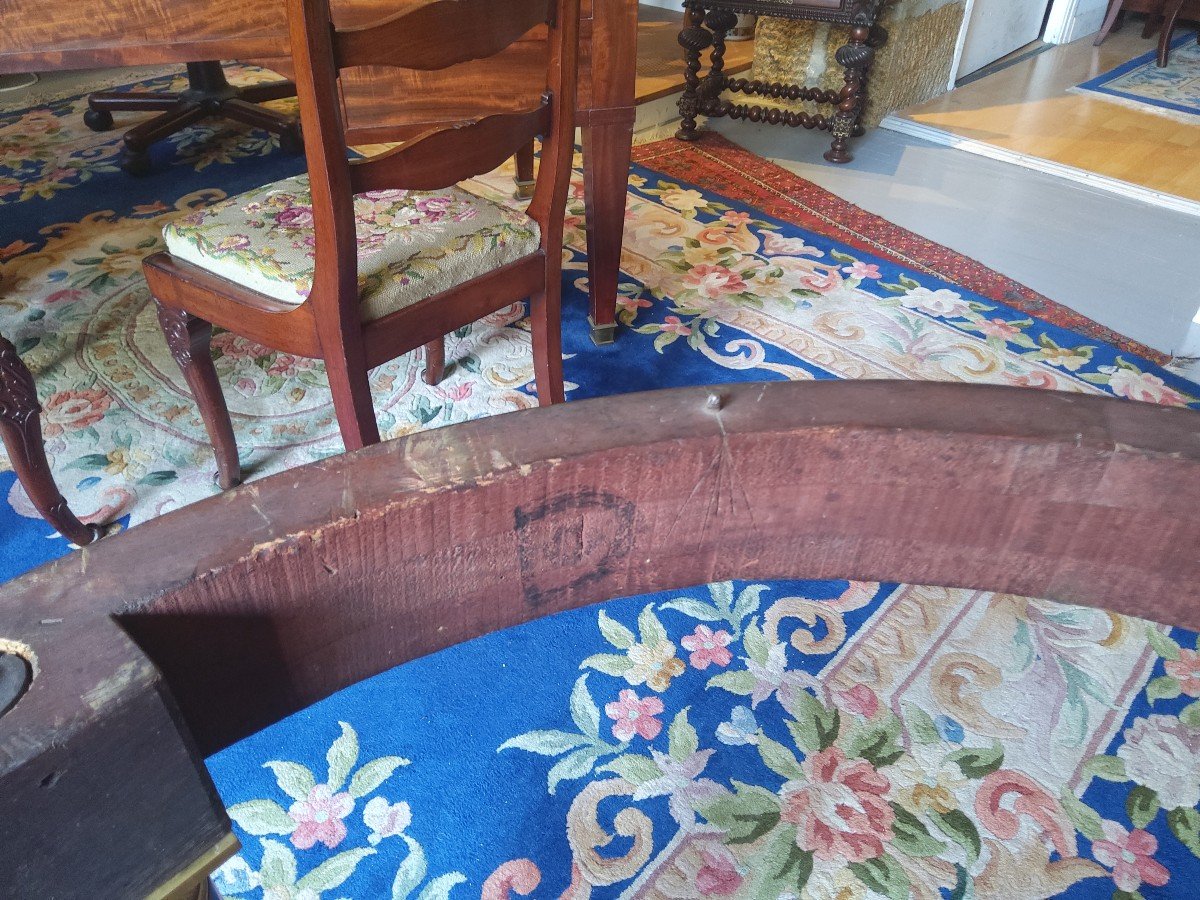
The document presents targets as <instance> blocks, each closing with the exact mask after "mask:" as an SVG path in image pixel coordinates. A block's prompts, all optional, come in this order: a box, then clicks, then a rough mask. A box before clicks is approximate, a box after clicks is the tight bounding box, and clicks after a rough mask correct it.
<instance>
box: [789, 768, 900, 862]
mask: <svg viewBox="0 0 1200 900" xmlns="http://www.w3.org/2000/svg"><path fill="white" fill-rule="evenodd" d="M802 768H803V770H804V774H805V775H806V776H807V778H808V781H807V782H803V781H800V782H797V781H791V782H788V783H787V784H785V785H784V786H783V789H782V792H781V796H782V799H783V814H782V815H781V816H780V818H781V819H782V820H783V821H784V822H788V823H790V824H792V825H795V826H797V832H796V845H797V846H798V847H800V848H801V849H802V850H811V851H813V853H814V855H815V856H816V857H817V859H820V860H826V861H831V860H838V861H842V862H849V863H860V862H866V861H867V860H868V859H875V858H876V857H879V856H882V855H883V851H884V847H883V845H884V843H885V842H887V841H890V840H891V839H892V823H893V822H894V821H895V818H896V813H895V812H894V811H893V809H892V807H891V806H890V805H889V804H888V801H887V799H886V798H887V793H888V791H889V790H890V789H891V783H890V782H889V781H888V780H887V778H886V777H885V776H884V775H883V774H881V773H880V772H879V771H877V770H876V769H875V767H874V766H872V765H871V764H870V763H869V762H867V761H866V760H862V759H854V760H850V759H847V758H846V754H845V753H843V752H842V750H841V748H840V747H836V746H835V747H827V748H825V749H824V750H822V751H821V752H820V753H817V754H814V755H812V756H809V757H808V758H807V759H805V760H804V762H803V764H802Z"/></svg>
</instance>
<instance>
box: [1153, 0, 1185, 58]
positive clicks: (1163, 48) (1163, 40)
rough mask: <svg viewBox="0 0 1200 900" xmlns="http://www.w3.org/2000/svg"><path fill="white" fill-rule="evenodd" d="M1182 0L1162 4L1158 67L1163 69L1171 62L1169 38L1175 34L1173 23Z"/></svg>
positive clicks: (1179, 10)
mask: <svg viewBox="0 0 1200 900" xmlns="http://www.w3.org/2000/svg"><path fill="white" fill-rule="evenodd" d="M1183 2H1184V0H1167V2H1166V4H1165V5H1164V6H1163V25H1162V32H1161V33H1160V34H1159V36H1158V59H1157V63H1158V67H1159V68H1160V69H1165V68H1166V67H1167V64H1168V63H1170V62H1171V39H1172V38H1173V37H1174V36H1175V23H1176V22H1177V21H1178V19H1179V14H1180V13H1181V12H1182V11H1183Z"/></svg>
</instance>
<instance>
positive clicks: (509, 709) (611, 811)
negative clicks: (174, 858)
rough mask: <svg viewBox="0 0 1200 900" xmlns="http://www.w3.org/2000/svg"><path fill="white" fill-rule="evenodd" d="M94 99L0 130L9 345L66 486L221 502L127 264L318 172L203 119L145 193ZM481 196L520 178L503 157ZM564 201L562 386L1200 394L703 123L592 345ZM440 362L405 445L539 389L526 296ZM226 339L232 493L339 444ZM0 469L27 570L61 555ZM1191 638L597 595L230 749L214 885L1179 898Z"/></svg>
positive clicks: (888, 606) (329, 897)
mask: <svg viewBox="0 0 1200 900" xmlns="http://www.w3.org/2000/svg"><path fill="white" fill-rule="evenodd" d="M239 74H240V75H241V77H244V78H245V77H255V76H256V72H255V70H251V69H244V70H242V71H241V72H240V73H239ZM82 103H83V100H82V98H72V99H68V100H64V101H61V102H58V103H55V104H53V105H52V106H50V107H47V108H44V109H39V110H31V111H26V112H23V113H18V114H13V115H8V116H5V117H3V118H0V205H3V206H5V207H6V210H5V211H6V212H7V213H8V215H6V216H5V217H4V218H3V219H2V220H0V258H2V259H3V268H2V269H0V297H3V304H2V305H0V330H3V332H4V333H5V334H6V335H8V336H9V337H10V338H11V339H13V340H14V342H16V343H17V344H18V347H19V348H20V350H21V352H22V354H23V356H24V358H25V359H26V360H27V362H28V363H29V365H30V367H31V368H32V369H33V370H34V372H35V374H36V376H37V378H38V384H39V390H40V393H41V397H42V399H43V403H44V404H45V407H46V414H45V419H44V421H45V426H46V433H47V436H48V441H49V450H50V453H51V459H52V463H53V465H54V467H55V471H56V473H58V474H59V476H60V479H61V480H62V481H63V487H64V489H65V491H66V493H67V496H68V498H69V499H70V500H71V501H72V503H73V504H74V505H75V506H76V508H77V509H79V510H80V511H82V512H85V513H92V514H93V517H97V518H103V517H108V516H113V515H121V516H125V517H127V518H126V521H127V522H129V523H131V524H134V525H136V524H138V523H140V522H144V521H146V520H148V519H151V518H153V517H155V516H157V515H159V514H161V513H163V512H167V511H169V510H171V509H173V508H175V507H177V506H179V505H181V504H184V503H188V502H191V501H193V500H195V499H198V498H200V497H203V496H207V495H210V494H212V493H215V491H216V488H215V486H214V484H213V478H212V476H213V469H214V466H213V461H212V456H211V452H210V450H209V448H208V444H207V441H206V440H205V437H204V432H203V427H202V424H201V422H200V420H199V417H198V415H197V412H196V409H195V407H194V404H193V403H192V402H191V399H190V397H189V396H188V394H187V392H186V389H185V388H184V386H183V382H182V379H181V377H180V375H179V373H178V371H177V370H176V369H175V367H174V364H173V363H172V361H171V359H170V357H169V354H168V353H167V350H166V347H165V344H164V343H163V340H162V337H161V334H160V332H159V331H158V327H157V324H156V322H155V320H154V315H153V313H152V311H151V309H150V307H149V302H150V301H149V297H148V295H147V293H146V289H145V285H144V283H143V281H142V279H141V274H140V266H139V262H140V259H141V257H142V256H144V255H145V254H147V253H149V252H151V251H152V250H154V249H157V248H158V246H159V237H158V235H159V233H160V230H161V227H162V224H163V222H164V221H165V220H166V219H167V218H168V217H170V216H173V215H178V214H179V213H180V211H183V210H188V209H192V208H195V207H196V206H199V205H202V204H206V203H211V202H213V201H215V200H217V199H221V198H223V197H225V196H227V195H229V194H232V193H237V192H239V191H242V190H246V189H248V188H250V187H253V186H256V185H259V184H263V183H265V182H268V181H272V180H275V179H278V178H281V177H284V176H287V175H291V174H294V173H295V172H296V171H298V170H299V168H300V166H301V164H300V162H299V161H298V160H295V159H289V158H286V157H283V156H281V155H280V154H279V153H278V152H277V151H276V148H275V147H274V145H273V143H272V140H271V139H269V138H267V137H266V136H265V135H262V134H260V133H257V132H246V131H238V130H234V129H225V128H224V127H223V126H222V125H220V124H218V125H214V126H209V127H202V128H197V129H193V130H191V131H188V132H184V133H182V134H180V135H178V136H176V137H175V138H174V139H172V142H171V143H170V144H168V145H165V146H163V147H160V148H158V153H159V158H158V159H157V163H158V169H157V171H156V174H154V175H152V176H150V177H149V178H146V179H139V180H131V179H129V178H128V177H126V176H125V175H123V174H122V173H120V172H119V171H118V170H117V169H116V167H115V165H114V160H115V155H116V150H117V139H116V138H115V137H114V136H112V135H93V134H91V133H90V132H88V131H86V129H84V128H83V126H82V123H81V116H80V113H81V110H82ZM473 189H475V190H478V191H482V192H487V193H488V194H489V195H490V196H493V197H495V198H497V199H500V198H506V197H509V196H510V195H511V191H512V182H511V173H509V172H506V171H500V172H497V173H493V174H492V175H491V176H489V177H487V178H485V179H482V180H480V181H479V182H476V183H475V184H474V186H473ZM581 192H582V185H581V183H580V182H578V181H577V183H576V185H575V192H574V198H573V199H572V201H571V204H570V208H569V210H568V216H567V226H568V227H567V240H568V247H567V249H566V250H565V251H564V252H565V255H566V256H565V259H566V273H565V278H566V281H567V284H566V293H565V304H566V310H565V317H564V318H565V331H566V334H565V343H566V350H567V353H568V359H567V362H566V374H567V378H568V381H569V382H570V390H569V394H568V397H569V398H570V399H574V398H579V397H588V396H599V395H604V394H615V393H621V392H626V391H633V390H641V389H648V388H657V387H667V386H675V385H684V384H703V383H711V382H721V381H733V380H745V381H749V380H764V379H768V380H769V379H784V378H791V379H812V378H918V379H942V380H955V381H976V382H993V383H1000V384H1015V385H1026V386H1029V387H1033V388H1048V389H1055V390H1066V391H1079V392H1088V393H1097V394H1108V395H1115V396H1119V397H1125V398H1129V399H1132V400H1140V401H1147V402H1155V403H1161V404H1167V405H1189V406H1193V407H1200V399H1198V398H1200V388H1198V387H1197V386H1196V385H1194V384H1192V383H1190V382H1187V381H1184V380H1182V379H1180V378H1178V377H1177V376H1174V375H1172V374H1170V373H1168V372H1166V371H1164V370H1162V369H1161V368H1159V367H1158V366H1157V364H1156V361H1155V360H1151V359H1148V358H1147V357H1146V354H1145V353H1144V352H1143V349H1142V348H1138V347H1137V346H1136V345H1133V344H1131V343H1130V342H1128V341H1124V340H1123V339H1121V338H1120V337H1119V336H1116V335H1112V334H1111V333H1108V332H1106V331H1104V330H1103V329H1101V328H1100V327H1099V326H1096V325H1095V324H1094V323H1090V322H1088V321H1087V320H1084V319H1082V318H1081V317H1079V316H1077V315H1076V314H1074V313H1070V312H1069V311H1067V310H1064V309H1062V308H1061V307H1057V306H1055V305H1054V304H1052V303H1051V302H1050V301H1048V300H1046V299H1045V298H1041V297H1038V296H1037V295H1035V294H1033V293H1032V292H1030V291H1028V290H1027V289H1025V288H1023V287H1022V286H1020V285H1017V284H1015V283H1013V282H1011V281H1009V280H1008V279H1005V278H1003V277H1001V276H999V275H997V274H995V273H993V272H990V271H988V270H987V269H985V268H983V267H982V266H980V265H978V264H977V263H974V262H972V261H970V260H967V259H964V258H963V257H961V256H958V255H956V254H953V253H951V252H949V251H947V250H945V249H944V248H940V247H937V246H935V245H932V244H930V243H929V242H926V241H924V240H922V239H920V238H918V237H916V236H914V235H911V234H908V233H906V232H903V231H902V230H900V229H898V228H896V227H895V226H893V225H890V224H889V223H886V222H884V221H882V220H880V219H877V218H875V217H873V216H869V215H867V214H866V213H864V212H862V211H861V210H858V209H856V208H855V207H852V206H850V205H849V204H846V203H844V202H843V201H840V200H838V199H837V198H834V197H832V196H831V195H829V194H827V193H826V192H824V191H822V190H820V189H819V188H817V187H815V186H814V185H811V184H809V183H807V182H804V181H802V180H800V179H798V178H795V177H794V176H791V175H789V174H788V173H786V172H783V171H782V170H779V169H777V168H775V167H773V166H771V165H770V164H769V163H765V162H763V161H762V160H758V159H756V158H754V157H752V156H750V155H749V154H747V153H745V152H744V151H741V150H739V149H737V148H735V147H733V146H732V145H730V144H728V143H726V142H722V141H719V140H715V139H706V141H705V142H703V143H702V144H701V145H699V146H682V145H679V144H677V143H674V142H664V143H662V144H657V145H651V146H649V147H645V148H640V149H639V150H638V153H637V164H636V165H635V166H634V169H633V171H632V174H631V177H630V189H629V202H628V209H627V214H626V218H627V221H626V247H625V252H624V256H623V265H622V268H623V270H624V272H625V276H624V277H623V280H622V284H621V288H620V298H619V303H620V320H621V323H622V328H621V331H620V334H619V338H618V341H617V343H616V344H615V345H613V346H611V347H606V348H596V347H593V346H592V345H591V343H590V341H589V339H588V337H587V333H588V331H587V327H586V323H585V316H586V305H587V304H586V290H587V282H586V261H585V257H584V255H583V251H584V236H583V221H582V201H581ZM19 200H20V201H22V202H19V203H18V202H17V201H19ZM98 210H101V211H99V212H98ZM447 343H448V345H447V352H448V359H449V360H453V368H452V370H451V371H450V373H449V374H448V377H447V379H446V380H445V381H444V382H443V383H442V384H441V385H439V386H437V387H429V386H427V385H425V384H424V382H423V381H422V380H421V378H420V377H419V376H420V372H421V369H422V365H423V361H422V360H421V359H420V356H419V355H416V354H414V355H410V356H409V357H407V358H404V359H400V360H397V361H395V362H393V363H389V364H388V365H386V366H383V367H380V368H379V369H377V370H375V371H374V372H373V373H372V384H373V387H374V389H375V391H376V407H377V409H378V410H379V418H380V425H381V428H382V430H383V431H384V432H385V434H387V435H388V436H396V435H400V434H404V433H407V432H410V431H413V430H417V429H422V428H431V427H436V426H439V425H442V424H447V423H450V422H456V421H461V420H464V419H467V418H473V417H478V416H483V415H490V414H493V413H498V412H505V411H508V410H512V409H517V408H523V407H526V406H531V405H533V403H534V400H533V397H532V395H531V393H530V390H529V382H530V380H531V378H532V372H531V365H530V361H529V338H528V332H527V330H526V328H525V325H524V321H523V310H522V309H521V308H520V307H519V306H517V307H513V308H512V309H510V310H506V311H504V312H502V313H500V314H497V315H495V316H492V317H490V318H489V319H488V320H485V321H483V322H481V323H478V324H476V325H474V326H472V327H470V328H466V329H462V330H461V331H460V332H457V333H456V334H454V335H452V336H451V337H450V338H449V340H448V342H447ZM216 348H217V349H216V355H217V367H218V371H219V372H220V374H221V377H222V379H223V381H224V384H225V385H226V386H227V390H228V393H229V399H230V406H231V408H232V412H233V416H234V422H235V428H237V430H238V439H239V444H240V445H241V446H242V447H243V448H244V449H243V454H244V455H243V460H242V462H243V466H244V467H245V469H246V471H247V473H248V474H249V475H250V476H251V477H257V476H259V475H263V474H267V473H271V472H276V471H280V470H281V469H284V468H287V467H290V466H294V465H297V464H300V463H303V462H307V461H310V460H313V459H318V458H321V457H323V456H327V455H329V454H331V453H335V452H338V451H339V450H340V443H339V441H338V439H337V433H336V426H335V425H334V422H333V416H332V410H331V405H330V400H329V394H328V390H327V388H326V386H325V380H324V374H323V372H322V369H321V366H320V364H319V363H315V362H312V361H308V360H302V359H297V358H294V357H290V356H287V355H282V354H275V353H271V352H269V351H267V350H266V349H265V348H262V347H258V346H256V345H253V344H252V343H250V342H248V341H245V340H244V339H241V338H239V337H237V336H235V335H232V334H226V335H223V336H221V337H220V338H219V339H218V340H217V341H216ZM670 464H671V461H670V460H669V459H664V460H663V465H664V466H669V465H670ZM938 464H939V462H938V461H937V460H930V465H931V466H934V465H938ZM0 477H2V478H5V479H7V482H6V484H5V487H6V489H7V491H8V493H7V496H8V499H9V504H8V506H7V507H6V508H5V509H3V510H0V528H2V529H3V531H2V536H0V553H2V554H3V559H4V563H3V564H4V565H5V566H7V569H6V570H5V572H6V573H7V575H12V574H16V573H17V572H20V571H23V570H25V569H28V568H30V567H32V566H33V565H36V564H37V563H39V562H41V561H43V560H44V559H46V558H48V557H50V556H53V555H57V554H59V553H61V552H64V551H65V550H66V549H67V548H66V546H65V545H64V544H63V542H62V541H61V539H58V540H46V539H45V535H46V530H47V529H46V527H45V526H44V525H42V524H41V523H40V521H38V520H34V519H32V518H29V517H28V512H29V510H28V509H27V503H26V501H25V499H24V496H23V494H22V493H21V491H20V489H19V488H18V487H15V486H12V485H13V481H12V476H11V475H10V474H4V475H3V476H0ZM997 539H998V540H999V539H1002V537H1000V536H998V538H997ZM1190 549H1191V548H1181V551H1182V552H1189V551H1190ZM352 601H353V598H347V602H352ZM1195 646H1196V636H1195V635H1193V634H1188V633H1184V632H1181V631H1179V630H1175V631H1169V630H1167V629H1164V628H1161V627H1159V626H1153V625H1148V624H1147V623H1144V622H1139V621H1136V620H1132V619H1127V618H1122V617H1119V616H1114V615H1108V614H1105V613H1103V612H1099V611H1096V610H1090V609H1082V608H1077V607H1070V606H1063V605H1059V604H1055V603H1052V602H1049V601H1041V600H1027V599H1022V598H1017V597H1012V596H1006V595H996V594H987V593H980V592H974V591H963V590H948V589H942V588H925V587H915V586H902V585H882V584H864V583H848V582H844V581H842V582H804V581H787V582H774V583H771V584H767V585H756V584H743V583H735V584H729V583H727V584H718V585H710V586H705V587H697V588H694V589H691V590H688V591H681V592H675V593H670V594H662V595H655V596H647V597H639V598H630V599H624V600H615V601H612V602H610V603H607V604H604V605H603V606H602V607H600V608H592V609H588V610H580V611H577V612H573V613H568V614H565V615H562V616H558V617H555V618H552V619H549V620H543V621H539V622H536V623H532V624H530V625H528V626H524V627H522V628H518V629H513V630H511V631H507V632H502V633H500V634H496V635H492V636H490V637H488V638H484V639H482V640H480V641H476V642H473V643H470V644H467V645H464V646H461V647H457V648H454V649H452V650H449V651H446V652H443V653H439V654H437V655H435V656H431V657H428V658H426V659H423V660H420V661H417V662H415V663H413V664H410V665H409V666H406V667H404V668H402V669H397V670H394V671H392V672H389V673H386V674H384V675H381V676H378V677H376V678H373V679H370V680H368V681H366V682H363V683H361V684H359V685H357V686H355V687H353V688H351V689H348V690H346V691H343V692H341V693H339V694H337V695H334V696H333V697H330V698H328V699H326V700H325V701H322V702H321V703H319V704H317V705H315V706H313V707H311V708H309V709H308V710H306V711H304V712H303V713H300V714H298V715H296V716H294V717H292V718H290V719H287V720H285V721H283V722H281V723H278V724H277V725H275V726H273V727H271V728H269V729H267V730H266V731H263V732H261V733H260V734H258V735H256V736H255V737H253V738H250V739H248V740H247V741H244V742H242V743H241V744H239V745H237V746H235V747H232V748H230V749H228V750H227V751H224V752H222V753H221V754H219V755H217V756H216V757H214V758H212V759H211V760H210V761H209V765H210V769H211V772H212V774H213V777H214V779H215V781H216V783H217V785H218V788H219V790H220V791H221V794H222V797H223V799H224V800H225V802H226V803H227V804H228V806H229V809H230V815H231V817H232V818H233V820H234V822H235V824H236V827H237V830H238V835H239V837H240V838H241V840H242V844H243V851H242V853H241V855H239V856H238V857H236V858H235V859H234V860H233V861H232V862H230V863H229V864H227V865H226V866H225V867H224V868H223V869H222V871H221V874H220V877H219V880H218V881H219V886H220V888H221V889H222V891H223V892H224V893H225V894H226V895H228V896H231V897H242V896H244V897H260V896H261V897H264V898H270V900H282V898H291V900H317V898H325V900H336V898H350V897H354V898H362V900H374V898H389V897H390V898H393V900H403V898H410V897H411V898H419V900H437V898H446V897H449V898H452V900H453V898H464V897H475V896H482V897H485V898H489V900H491V898H503V897H508V896H511V894H512V893H518V894H522V895H525V894H530V893H534V894H535V895H536V896H545V897H550V896H568V897H573V898H582V897H597V898H600V897H616V896H623V897H639V898H652V897H653V898H698V897H749V898H780V897H790V898H805V900H818V898H830V900H832V898H838V900H851V898H853V900H866V898H874V897H889V898H904V897H909V896H915V897H919V898H934V897H954V898H968V897H996V898H1001V897H1003V898H1014V897H1022V898H1026V897H1049V896H1066V897H1073V898H1082V897H1089V898H1090V897H1104V898H1109V897H1114V898H1117V900H1133V898H1137V897H1146V898H1151V897H1166V896H1180V895H1181V892H1182V893H1183V894H1186V893H1187V890H1188V889H1187V888H1186V887H1184V886H1186V885H1188V884H1194V883H1195V880H1196V879H1197V877H1200V861H1198V860H1197V858H1196V854H1197V853H1200V813H1197V811H1196V809H1195V807H1196V806H1197V803H1198V802H1200V704H1198V703H1197V701H1196V700H1195V698H1197V697H1198V696H1200V656H1198V654H1197V652H1196V650H1195V649H1194V648H1195Z"/></svg>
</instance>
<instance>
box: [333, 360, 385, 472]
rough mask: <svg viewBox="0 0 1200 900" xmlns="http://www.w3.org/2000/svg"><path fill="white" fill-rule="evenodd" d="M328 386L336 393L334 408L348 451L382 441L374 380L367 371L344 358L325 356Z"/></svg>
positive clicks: (334, 395)
mask: <svg viewBox="0 0 1200 900" xmlns="http://www.w3.org/2000/svg"><path fill="white" fill-rule="evenodd" d="M325 372H326V374H327V375H328V376H329V389H330V390H331V391H332V392H333V410H334V412H335V413H336V414H337V420H338V428H339V429H341V432H342V443H344V444H345V445H346V449H347V450H361V449H362V448H363V447H366V446H369V445H370V444H378V443H379V423H378V422H377V421H376V419H375V405H374V402H373V401H372V400H371V382H370V379H369V378H368V377H367V370H366V369H365V368H363V367H360V366H355V365H353V364H348V363H347V360H345V359H344V358H341V357H335V356H330V357H327V358H326V359H325Z"/></svg>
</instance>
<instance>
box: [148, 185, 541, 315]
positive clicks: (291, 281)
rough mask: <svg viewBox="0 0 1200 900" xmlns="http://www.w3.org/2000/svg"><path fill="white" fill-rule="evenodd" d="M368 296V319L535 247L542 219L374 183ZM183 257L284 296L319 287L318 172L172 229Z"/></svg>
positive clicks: (361, 201) (361, 230)
mask: <svg viewBox="0 0 1200 900" xmlns="http://www.w3.org/2000/svg"><path fill="white" fill-rule="evenodd" d="M354 213H355V220H356V225H357V233H358V284H359V298H360V300H361V302H362V313H363V318H364V319H365V320H370V319H377V318H380V317H381V316H385V315H387V314H388V313H390V312H394V311H395V310H398V309H403V308H404V307H406V306H411V305H412V304H414V303H417V302H418V301H420V300H424V299H425V298H426V297H431V296H433V295H434V294H437V293H440V292H441V291H444V290H447V289H449V288H451V287H454V286H455V285H458V284H462V283H463V282H465V281H469V280H470V279H472V278H475V277H477V276H479V275H483V274H485V273H486V272H490V271H492V270H494V269H498V268H500V267H501V266H503V265H506V264H508V263H511V262H514V261H516V260H518V259H520V258H521V257H523V256H528V255H529V254H531V253H534V252H535V251H537V249H538V242H539V240H540V237H541V234H540V230H539V229H538V225H537V223H536V222H534V221H533V220H532V219H530V218H529V217H527V216H526V215H524V214H523V213H521V212H520V211H518V210H514V209H509V208H507V207H504V206H501V205H499V204H497V203H493V202H492V201H490V200H485V199H484V198H483V197H479V196H476V195H475V194H472V193H470V192H469V191H465V190H463V189H462V188H459V187H450V188H445V189H443V190H438V191H403V190H389V191H372V192H369V193H366V194H359V195H358V196H356V197H355V198H354ZM163 237H164V239H165V240H166V244H167V249H168V250H170V251H171V253H172V254H173V255H174V256H176V257H178V258H179V259H183V260H186V261H188V262H190V263H193V264H194V265H197V266H200V267H201V268H203V269H207V270H208V271H210V272H213V273H215V274H217V275H220V276H222V277H224V278H227V279H229V280H230V281H233V282H236V283H237V284H240V285H242V286H244V287H248V288H251V289H252V290H256V291H258V292H260V293H262V294H266V295H267V296H268V297H273V298H275V299H276V300H279V301H282V302H283V303H293V304H300V303H302V302H303V301H304V300H305V299H306V298H307V297H308V293H309V290H310V289H311V287H312V278H313V270H314V265H315V263H314V258H315V253H314V247H315V241H314V232H313V213H312V198H311V195H310V192H309V187H308V176H307V175H299V176H297V177H295V178H286V179H284V180H282V181H276V182H274V183H273V184H269V185H266V186H265V187H261V188H258V189H256V190H253V191H249V192H247V193H245V194H240V195H238V196H236V197H231V198H230V199H228V200H223V201H222V202H220V203H217V204H214V205H213V206H210V207H208V208H206V209H202V210H198V211H196V212H193V213H190V214H188V215H186V216H183V217H182V218H180V219H177V220H175V221H174V222H172V223H171V224H169V225H167V227H166V228H165V229H164V230H163Z"/></svg>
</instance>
